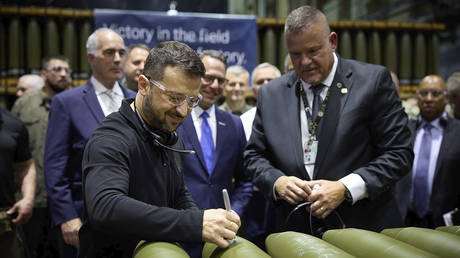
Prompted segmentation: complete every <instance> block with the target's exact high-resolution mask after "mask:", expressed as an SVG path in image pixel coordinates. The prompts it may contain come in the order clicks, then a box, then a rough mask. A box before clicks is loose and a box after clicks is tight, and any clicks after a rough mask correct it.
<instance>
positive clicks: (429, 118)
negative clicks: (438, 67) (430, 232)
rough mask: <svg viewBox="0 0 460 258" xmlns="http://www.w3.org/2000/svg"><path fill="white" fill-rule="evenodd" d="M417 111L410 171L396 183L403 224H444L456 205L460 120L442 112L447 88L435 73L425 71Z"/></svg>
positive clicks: (458, 201) (459, 177)
mask: <svg viewBox="0 0 460 258" xmlns="http://www.w3.org/2000/svg"><path fill="white" fill-rule="evenodd" d="M417 98H418V106H419V108H420V115H419V116H418V117H417V119H416V120H411V121H410V123H409V128H410V129H411V131H412V140H413V141H414V153H415V158H414V164H413V166H412V173H409V174H407V175H406V176H405V177H404V178H403V179H401V181H399V182H398V183H397V187H396V189H397V194H398V200H399V205H400V208H401V211H402V212H403V218H404V219H405V222H406V226H417V227H428V228H435V227H439V226H445V225H446V224H448V223H446V222H449V218H448V217H446V218H444V217H443V215H444V214H446V213H448V212H450V211H452V210H453V209H455V208H456V207H460V190H459V189H460V188H459V187H458V183H459V182H460V173H459V168H460V142H459V141H460V122H459V121H458V120H456V119H453V118H450V117H448V116H447V114H446V113H445V112H444V108H445V106H446V104H447V103H448V96H447V88H446V83H445V82H444V80H443V79H442V78H441V77H440V76H438V75H428V76H426V77H425V78H423V80H422V81H421V82H420V85H419V88H418V90H417Z"/></svg>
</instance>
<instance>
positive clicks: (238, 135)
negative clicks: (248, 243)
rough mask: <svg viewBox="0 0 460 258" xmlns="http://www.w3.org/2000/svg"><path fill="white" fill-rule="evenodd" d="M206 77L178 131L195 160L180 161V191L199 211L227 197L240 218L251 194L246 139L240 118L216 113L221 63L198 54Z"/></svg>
mask: <svg viewBox="0 0 460 258" xmlns="http://www.w3.org/2000/svg"><path fill="white" fill-rule="evenodd" d="M200 58H201V61H202V62H203V64H204V67H205V68H206V74H205V75H204V76H203V77H202V78H201V90H200V93H201V95H202V96H203V99H202V100H201V101H200V103H199V104H198V106H197V107H195V108H194V109H193V110H192V114H191V116H189V117H187V118H186V119H185V121H184V123H183V124H182V125H181V126H180V127H179V133H180V135H181V136H182V138H183V139H184V144H185V149H190V150H194V151H195V152H196V154H195V155H183V156H182V161H183V170H184V179H185V185H186V186H187V189H188V190H189V192H190V195H191V197H192V198H193V200H194V201H195V202H196V203H197V204H198V206H199V207H200V208H201V209H213V208H222V207H224V202H223V199H222V189H224V188H226V189H227V190H228V191H229V194H230V199H231V202H232V209H233V210H234V211H235V212H236V213H237V214H238V215H239V216H240V217H242V216H243V213H244V209H245V207H246V206H247V204H248V202H249V199H250V197H251V192H252V184H251V178H250V176H249V175H248V174H247V172H246V169H245V168H244V167H243V151H244V148H245V147H246V138H245V135H244V130H243V125H242V123H241V120H240V118H239V117H237V116H235V115H232V114H230V113H227V112H225V111H223V110H220V109H219V108H217V107H216V105H215V104H216V102H217V100H218V99H219V98H220V96H221V94H222V91H223V88H224V86H225V84H226V83H227V80H226V79H225V69H226V63H227V62H226V58H225V56H224V55H223V54H222V53H221V52H219V51H216V50H206V51H203V52H202V53H200ZM201 248H202V245H193V246H192V245H190V246H187V248H186V250H187V252H188V253H189V254H190V256H191V257H201Z"/></svg>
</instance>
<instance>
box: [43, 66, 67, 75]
mask: <svg viewBox="0 0 460 258" xmlns="http://www.w3.org/2000/svg"><path fill="white" fill-rule="evenodd" d="M46 70H48V71H51V72H53V73H60V72H61V71H62V70H64V72H65V73H67V74H71V73H72V70H71V69H70V68H68V67H63V66H55V67H51V68H48V69H46Z"/></svg>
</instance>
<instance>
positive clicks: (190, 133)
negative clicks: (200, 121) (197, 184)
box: [182, 115, 207, 171]
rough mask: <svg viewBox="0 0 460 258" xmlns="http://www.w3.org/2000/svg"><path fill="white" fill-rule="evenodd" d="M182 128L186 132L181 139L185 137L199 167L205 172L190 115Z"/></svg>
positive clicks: (204, 164)
mask: <svg viewBox="0 0 460 258" xmlns="http://www.w3.org/2000/svg"><path fill="white" fill-rule="evenodd" d="M182 126H183V127H184V130H185V132H186V133H185V134H184V135H183V136H182V137H186V138H187V141H188V142H190V144H191V145H192V149H193V150H195V152H196V153H195V155H197V157H198V160H199V162H200V164H201V166H202V167H203V169H204V171H207V169H206V163H205V162H204V157H203V151H202V150H201V144H200V141H199V140H198V135H197V134H196V130H195V126H194V125H193V120H192V116H191V115H189V116H187V118H186V119H185V121H184V123H183V124H182Z"/></svg>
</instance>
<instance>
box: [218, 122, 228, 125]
mask: <svg viewBox="0 0 460 258" xmlns="http://www.w3.org/2000/svg"><path fill="white" fill-rule="evenodd" d="M217 123H218V124H219V125H221V126H226V125H227V124H225V123H224V122H221V121H219V122H217Z"/></svg>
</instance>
